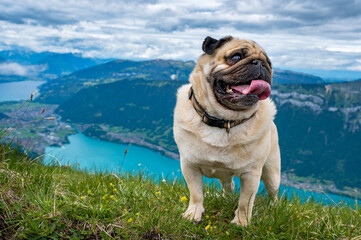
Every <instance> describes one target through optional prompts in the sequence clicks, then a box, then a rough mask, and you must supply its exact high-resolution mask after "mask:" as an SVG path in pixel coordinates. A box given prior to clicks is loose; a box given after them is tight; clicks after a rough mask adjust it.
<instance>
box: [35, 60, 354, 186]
mask: <svg viewBox="0 0 361 240" xmlns="http://www.w3.org/2000/svg"><path fill="white" fill-rule="evenodd" d="M193 66H194V63H193V62H180V61H167V60H152V61H144V62H133V61H113V62H110V63H106V64H102V65H99V66H95V67H92V68H89V69H84V70H82V71H78V72H75V73H73V74H71V75H68V76H64V77H62V78H60V79H57V80H55V81H52V82H49V83H47V84H45V85H43V87H42V89H41V92H42V94H41V96H40V97H39V98H37V101H43V102H52V103H58V104H61V105H60V106H59V108H58V109H57V112H58V113H59V114H60V115H61V116H62V117H63V119H65V120H67V121H70V122H73V123H77V124H80V125H82V126H85V127H84V132H85V133H86V134H87V135H90V136H96V137H100V138H103V139H107V140H110V141H117V139H118V140H119V139H124V136H128V137H129V136H130V137H129V138H138V139H141V140H144V141H146V142H149V143H151V144H153V145H158V146H162V147H163V148H164V149H166V150H168V151H170V152H177V148H176V145H175V143H174V140H173V133H172V114H173V108H174V105H175V95H176V90H177V88H178V87H179V86H181V85H182V84H185V83H186V82H187V81H186V79H187V77H186V75H187V74H189V73H190V72H191V70H192V68H193ZM174 75H176V76H174ZM172 76H173V77H172ZM172 79H173V80H172ZM280 83H282V84H280ZM293 83H298V84H293ZM272 89H273V90H272V95H271V97H272V98H273V100H274V101H275V103H276V105H277V108H278V113H277V116H276V119H275V122H276V124H277V126H278V130H279V135H280V146H281V152H282V169H283V171H284V172H287V173H290V174H295V175H296V176H300V177H311V178H314V179H318V180H322V181H325V182H327V181H328V182H330V183H334V184H335V185H336V186H337V187H339V188H343V187H360V186H361V178H360V177H359V173H360V172H359V169H361V157H360V156H361V141H360V140H361V138H360V136H361V80H359V81H354V82H349V83H338V84H326V83H324V82H323V81H322V79H320V78H318V77H315V76H312V75H309V74H302V73H296V72H292V71H282V70H278V69H276V70H275V77H274V84H273V87H272ZM122 137H123V138H122Z"/></svg>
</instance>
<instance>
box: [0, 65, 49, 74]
mask: <svg viewBox="0 0 361 240" xmlns="http://www.w3.org/2000/svg"><path fill="white" fill-rule="evenodd" d="M46 69H47V66H46V65H21V64H19V63H16V62H5V63H0V75H5V76H21V77H24V76H36V75H38V74H39V73H40V72H43V71H45V70H46Z"/></svg>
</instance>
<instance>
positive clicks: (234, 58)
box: [229, 53, 243, 63]
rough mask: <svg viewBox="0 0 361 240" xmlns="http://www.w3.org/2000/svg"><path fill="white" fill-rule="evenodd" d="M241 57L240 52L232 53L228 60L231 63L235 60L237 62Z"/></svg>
mask: <svg viewBox="0 0 361 240" xmlns="http://www.w3.org/2000/svg"><path fill="white" fill-rule="evenodd" d="M242 59H243V56H242V54H241V53H235V54H233V55H232V56H231V57H230V58H229V60H230V61H231V62H232V63H236V62H239V61H241V60H242Z"/></svg>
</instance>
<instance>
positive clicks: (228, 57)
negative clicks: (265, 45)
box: [202, 37, 272, 111]
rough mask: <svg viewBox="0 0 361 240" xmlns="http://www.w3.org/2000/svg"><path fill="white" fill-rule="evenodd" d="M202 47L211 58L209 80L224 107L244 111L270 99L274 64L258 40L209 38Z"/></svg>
mask: <svg viewBox="0 0 361 240" xmlns="http://www.w3.org/2000/svg"><path fill="white" fill-rule="evenodd" d="M202 49H203V51H204V52H205V53H206V56H207V55H208V56H209V57H210V58H209V59H210V61H211V63H210V67H211V69H212V70H211V71H210V72H209V73H208V75H207V76H206V77H207V81H208V82H209V84H210V85H211V87H212V88H213V92H214V95H215V97H216V99H217V101H218V102H219V103H220V104H221V105H222V106H224V107H226V108H228V109H231V110H234V111H242V110H247V109H250V108H251V107H253V106H254V105H255V104H256V103H257V102H258V101H259V100H264V99H266V98H268V96H269V95H270V93H271V87H270V84H271V82H272V65H271V61H270V60H269V58H268V57H267V55H266V53H265V52H264V50H263V49H262V48H261V47H260V46H259V45H258V44H257V43H255V42H253V41H249V40H240V39H236V38H233V37H225V38H222V39H220V40H216V39H213V38H211V37H207V38H206V39H205V40H204V42H203V46H202Z"/></svg>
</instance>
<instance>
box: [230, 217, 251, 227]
mask: <svg viewBox="0 0 361 240" xmlns="http://www.w3.org/2000/svg"><path fill="white" fill-rule="evenodd" d="M231 223H234V224H237V225H238V226H242V227H247V225H248V221H247V219H246V218H238V217H235V218H234V219H233V220H232V221H231Z"/></svg>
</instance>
